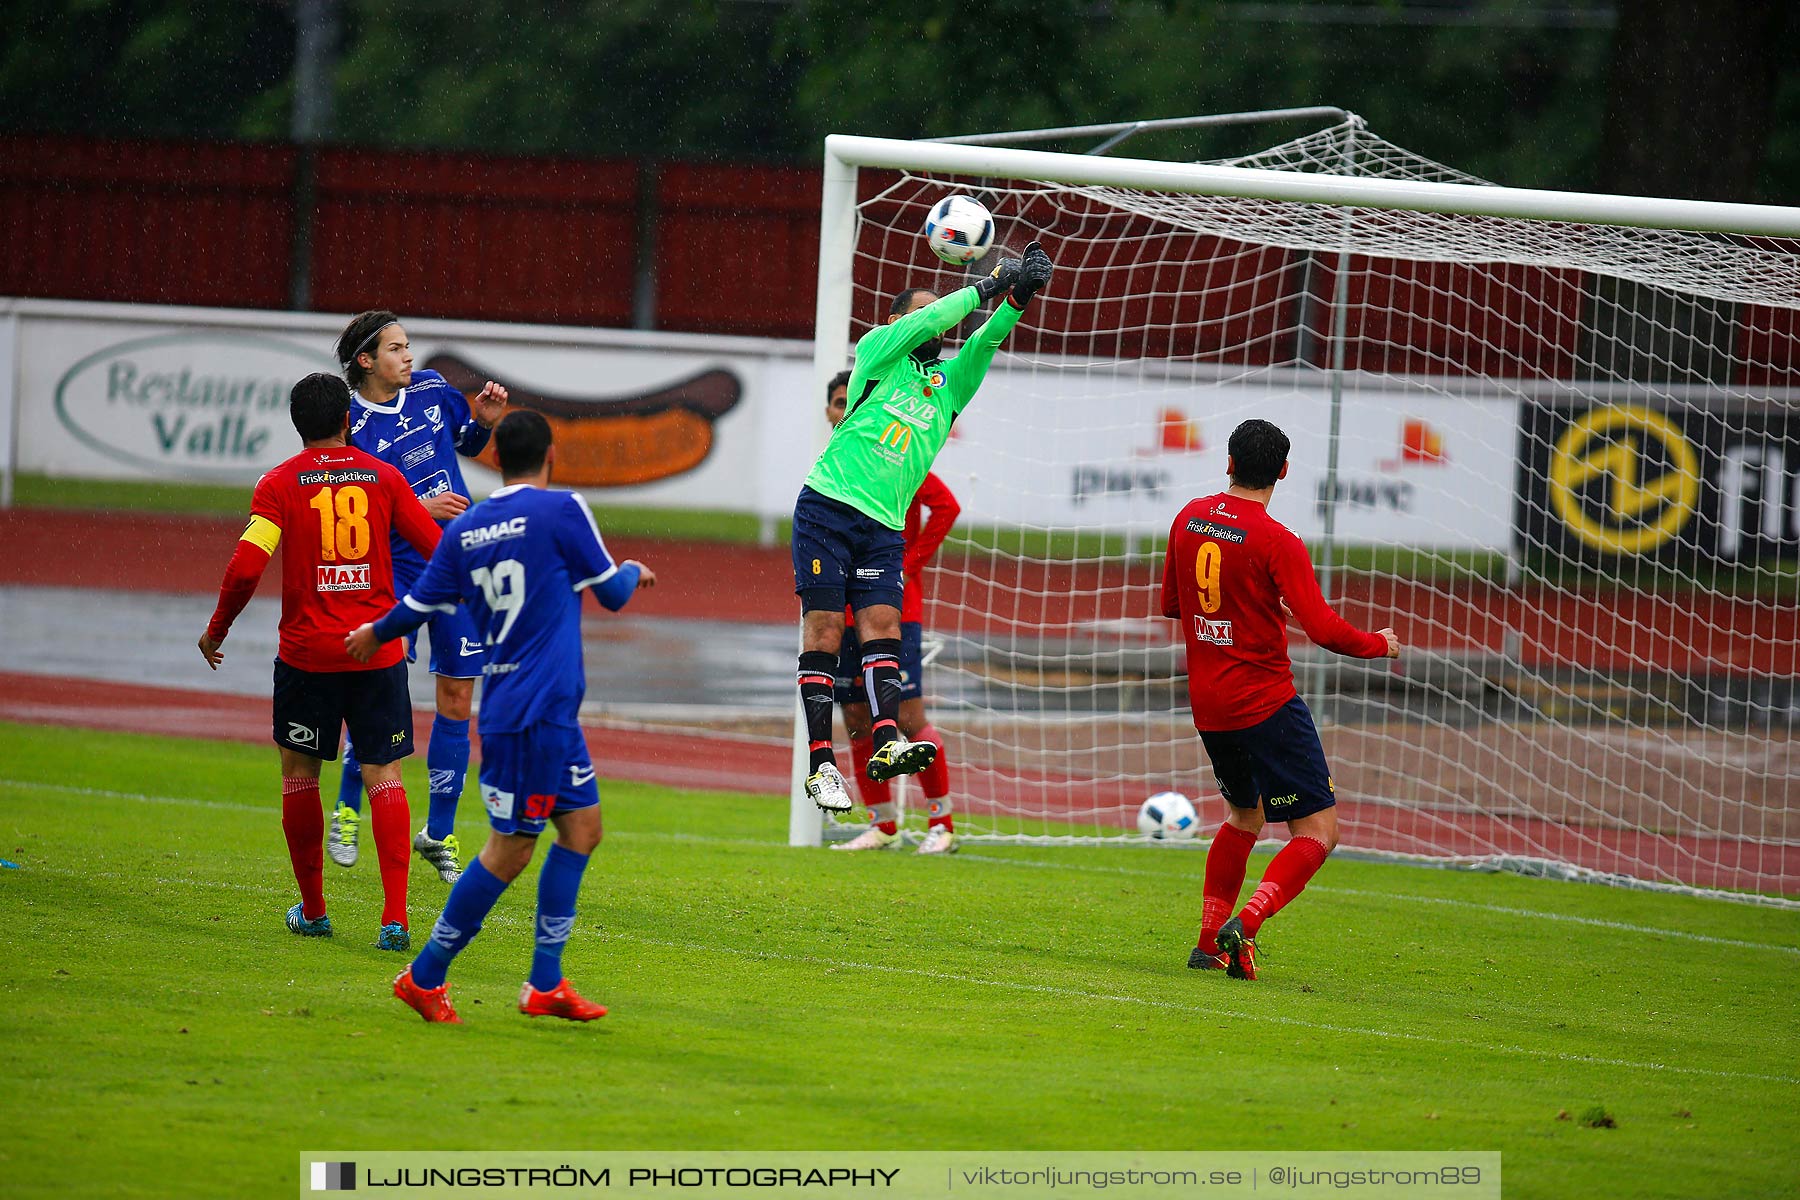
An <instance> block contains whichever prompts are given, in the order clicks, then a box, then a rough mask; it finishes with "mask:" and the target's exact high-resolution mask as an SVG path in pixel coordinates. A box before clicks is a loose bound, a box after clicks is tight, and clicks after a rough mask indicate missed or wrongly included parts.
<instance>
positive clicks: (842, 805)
mask: <svg viewBox="0 0 1800 1200" xmlns="http://www.w3.org/2000/svg"><path fill="white" fill-rule="evenodd" d="M806 794H807V796H808V798H810V799H811V800H812V802H813V803H814V804H816V805H818V806H819V807H820V808H822V809H824V810H825V811H826V812H834V813H841V812H849V811H850V810H851V808H853V807H854V802H853V801H851V799H850V789H849V788H847V787H845V786H844V775H843V772H841V771H839V770H838V769H837V768H836V767H835V766H833V765H832V764H831V763H826V764H825V765H823V766H821V767H820V768H819V769H818V770H816V771H814V772H813V773H812V774H811V775H809V776H807V779H806Z"/></svg>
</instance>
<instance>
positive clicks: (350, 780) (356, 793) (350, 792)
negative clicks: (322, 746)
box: [338, 729, 363, 812]
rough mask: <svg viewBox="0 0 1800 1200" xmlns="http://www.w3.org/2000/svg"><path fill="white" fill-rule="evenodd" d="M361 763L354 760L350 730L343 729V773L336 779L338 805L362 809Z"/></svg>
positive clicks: (354, 748)
mask: <svg viewBox="0 0 1800 1200" xmlns="http://www.w3.org/2000/svg"><path fill="white" fill-rule="evenodd" d="M362 796H363V782H362V764H361V763H360V762H358V761H356V747H355V746H352V745H351V744H350V731H349V730H347V729H346V730H345V731H344V773H343V775H342V776H340V777H339V779H338V807H339V808H348V809H351V810H353V811H355V812H361V811H362Z"/></svg>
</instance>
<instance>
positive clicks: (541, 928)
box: [531, 843, 588, 992]
mask: <svg viewBox="0 0 1800 1200" xmlns="http://www.w3.org/2000/svg"><path fill="white" fill-rule="evenodd" d="M587 865H588V856H587V855H585V854H577V853H575V852H574V851H573V850H568V849H565V848H564V847H562V846H558V845H555V844H554V843H553V844H552V845H551V847H550V853H548V854H546V855H545V856H544V869H543V871H542V872H541V873H539V875H538V910H537V926H536V929H535V932H536V934H537V950H536V951H535V952H534V953H533V954H532V956H531V986H532V987H534V988H536V989H537V990H538V991H540V992H547V991H550V990H551V989H553V988H554V987H556V985H557V984H559V983H561V982H562V978H563V971H562V952H563V946H565V945H566V944H567V943H568V941H569V933H570V932H571V931H572V930H573V929H574V928H575V896H576V894H577V893H578V892H580V891H581V873H582V872H583V871H585V870H587Z"/></svg>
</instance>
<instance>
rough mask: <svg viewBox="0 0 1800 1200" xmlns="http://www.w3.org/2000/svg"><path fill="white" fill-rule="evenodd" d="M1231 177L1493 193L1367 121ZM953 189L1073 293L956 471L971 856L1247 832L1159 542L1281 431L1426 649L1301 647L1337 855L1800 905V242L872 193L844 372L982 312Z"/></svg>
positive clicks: (1009, 376)
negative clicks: (1192, 665)
mask: <svg viewBox="0 0 1800 1200" xmlns="http://www.w3.org/2000/svg"><path fill="white" fill-rule="evenodd" d="M1228 165H1237V166H1247V167H1258V168H1263V169H1272V170H1285V171H1308V172H1329V173H1336V174H1356V175H1367V176H1379V177H1384V178H1403V179H1413V180H1427V181H1434V182H1445V183H1457V184H1473V185H1479V184H1481V182H1482V181H1480V180H1477V179H1474V178H1473V177H1472V176H1468V175H1464V174H1462V173H1460V172H1457V171H1455V170H1453V169H1451V168H1448V167H1445V166H1442V165H1441V164H1438V163H1434V162H1431V161H1430V160H1428V159H1424V158H1421V157H1419V156H1417V155H1414V154H1410V153H1408V152H1407V151H1405V150H1402V149H1401V148H1399V147H1396V146H1393V145H1392V144H1391V143H1388V142H1385V141H1383V140H1382V139H1380V138H1378V137H1375V136H1373V135H1372V134H1370V133H1369V132H1368V131H1367V130H1366V129H1364V128H1362V127H1361V126H1360V125H1359V124H1357V123H1355V122H1351V123H1346V124H1345V125H1343V126H1339V127H1336V128H1333V129H1330V130H1326V131H1323V132H1321V133H1317V134H1313V135H1310V136H1308V137H1305V138H1301V139H1298V140H1296V141H1293V142H1289V143H1287V144H1285V145H1282V146H1279V147H1276V148H1274V149H1272V150H1269V151H1266V152H1264V153H1261V154H1257V155H1253V156H1250V157H1248V158H1242V159H1235V160H1230V161H1229V164H1228ZM950 192H966V193H968V194H971V195H974V196H976V197H978V198H979V199H981V200H982V201H983V202H984V203H985V204H986V205H987V206H988V207H989V209H990V210H991V211H992V212H993V213H994V215H995V218H996V222H997V226H998V229H999V239H1000V243H1002V244H1003V246H1004V247H1005V248H1006V249H1009V250H1010V251H1011V252H1013V253H1015V254H1016V253H1017V252H1018V251H1020V250H1021V249H1022V248H1023V246H1024V244H1025V242H1026V241H1028V240H1029V239H1030V238H1032V237H1033V236H1040V237H1041V238H1042V240H1043V242H1044V244H1045V245H1046V247H1047V248H1048V249H1049V251H1050V253H1051V254H1052V256H1053V257H1054V259H1055V261H1056V274H1055V278H1054V279H1053V281H1052V282H1051V284H1050V286H1049V288H1048V289H1047V290H1046V291H1045V293H1044V294H1043V295H1042V296H1040V297H1039V298H1038V299H1037V300H1036V301H1035V302H1034V303H1033V305H1032V306H1031V309H1030V311H1029V312H1028V313H1027V314H1026V315H1025V318H1024V320H1023V321H1022V322H1021V323H1020V324H1019V326H1018V328H1017V329H1016V330H1015V331H1014V332H1013V333H1012V334H1011V336H1010V337H1009V338H1008V340H1007V342H1006V344H1005V346H1004V347H1003V349H1002V351H1001V353H1000V355H999V357H998V358H997V359H996V361H995V364H994V368H993V370H992V371H991V373H990V374H989V376H988V379H987V382H986V383H985V385H984V386H983V387H982V389H981V391H980V393H979V394H978V395H977V396H976V398H975V401H974V403H973V404H972V405H971V406H970V408H969V409H968V410H967V411H966V412H965V413H964V414H963V416H962V417H961V418H959V420H958V422H957V425H956V428H955V431H954V434H953V436H952V439H951V441H950V442H949V443H948V445H947V446H946V447H945V449H944V451H943V452H942V454H941V455H940V456H939V458H938V460H937V463H936V466H935V468H934V469H935V470H936V472H937V474H938V476H939V477H940V478H941V479H943V480H944V482H945V483H946V484H948V485H949V487H950V488H951V489H952V491H954V492H955V493H956V494H957V496H958V498H959V500H960V502H961V504H962V509H963V513H962V518H961V521H960V524H959V526H958V528H957V529H956V531H955V532H953V533H952V535H951V539H950V541H949V542H947V543H946V545H945V547H944V551H943V552H942V553H941V555H940V556H939V558H938V559H937V561H936V563H935V564H933V566H932V567H930V568H929V569H928V571H927V572H926V574H925V578H924V585H925V589H926V594H927V605H926V610H925V636H926V642H927V645H928V647H929V648H930V652H931V653H930V655H929V659H930V661H929V665H928V666H927V668H926V680H925V687H926V697H927V703H928V706H929V710H930V713H931V715H932V718H933V720H934V722H935V724H936V726H937V728H938V729H939V730H940V731H941V732H942V734H943V735H944V738H945V741H946V744H947V747H948V754H949V759H950V763H951V778H952V800H953V802H954V805H955V810H956V813H957V827H958V830H959V832H961V833H963V834H964V835H965V836H967V837H972V838H974V839H984V838H985V839H997V840H999V839H1004V840H1044V841H1051V842H1056V841H1083V840H1092V839H1102V838H1119V837H1135V836H1137V834H1136V828H1135V815H1136V811H1137V808H1138V805H1139V804H1140V802H1141V801H1142V800H1143V799H1144V798H1145V797H1147V796H1149V795H1150V794H1152V793H1155V792H1160V791H1164V790H1169V789H1173V790H1177V791H1181V792H1184V793H1186V794H1187V795H1189V796H1191V797H1194V798H1195V799H1196V804H1197V807H1198V808H1199V809H1200V812H1201V828H1202V833H1203V836H1204V833H1205V831H1206V830H1209V829H1211V828H1212V827H1213V826H1215V825H1216V824H1217V822H1218V820H1219V819H1220V818H1221V817H1222V815H1223V812H1224V805H1223V801H1222V800H1221V799H1220V798H1219V795H1218V789H1217V785H1216V782H1215V780H1214V779H1213V777H1212V774H1211V771H1210V769H1209V768H1208V767H1207V766H1206V763H1205V759H1204V755H1203V752H1202V750H1201V747H1200V744H1199V741H1198V739H1197V737H1196V736H1195V734H1194V730H1193V726H1192V723H1191V720H1190V719H1189V715H1188V711H1187V702H1186V679H1185V675H1184V670H1185V667H1184V662H1183V653H1182V649H1181V640H1180V637H1179V633H1178V630H1177V629H1176V626H1175V624H1174V622H1172V621H1169V620H1166V619H1164V618H1163V617H1161V616H1160V615H1159V614H1158V584H1159V580H1160V574H1161V570H1162V556H1161V550H1162V546H1163V544H1164V542H1165V541H1166V536H1167V532H1168V527H1169V523H1170V521H1171V519H1172V518H1173V516H1174V514H1175V512H1176V511H1177V510H1178V509H1179V508H1180V507H1181V505H1182V504H1183V503H1185V502H1186V501H1187V500H1188V499H1189V498H1191V497H1194V496H1198V495H1204V494H1207V493H1209V492H1213V491H1218V490H1221V489H1222V488H1223V487H1224V486H1225V483H1226V479H1225V454H1226V451H1225V446H1226V440H1227V438H1228V437H1229V435H1230V432H1231V430H1232V428H1233V427H1234V426H1235V425H1236V424H1237V423H1238V422H1240V421H1242V420H1245V419H1247V418H1250V417H1262V418H1266V419H1269V420H1273V421H1274V422H1276V423H1277V424H1278V425H1280V426H1282V428H1283V429H1284V430H1285V431H1286V432H1287V433H1288V435H1289V436H1290V438H1291V439H1292V441H1293V451H1292V456H1291V461H1292V470H1291V472H1290V474H1289V476H1288V478H1287V479H1286V480H1285V481H1284V482H1283V483H1282V484H1281V485H1279V486H1278V487H1277V489H1276V492H1275V496H1274V500H1273V503H1272V504H1271V514H1272V515H1273V516H1274V517H1275V518H1276V519H1277V520H1280V521H1282V522H1283V523H1284V524H1286V525H1287V526H1288V527H1289V528H1291V529H1293V530H1294V531H1295V532H1296V533H1298V534H1300V536H1302V537H1303V538H1304V539H1305V540H1306V541H1307V543H1308V545H1309V547H1310V548H1311V550H1312V552H1313V559H1314V562H1315V564H1316V565H1317V567H1318V570H1319V575H1320V580H1321V584H1322V586H1323V587H1324V589H1325V592H1326V595H1327V597H1328V598H1329V599H1330V600H1331V601H1332V602H1333V604H1334V605H1335V606H1336V607H1337V608H1338V610H1339V611H1340V612H1341V613H1343V614H1344V615H1345V616H1346V617H1347V618H1348V619H1349V620H1351V621H1352V622H1354V623H1356V624H1357V625H1359V626H1361V627H1363V628H1370V629H1372V628H1378V627H1381V626H1385V625H1392V626H1394V627H1395V628H1397V629H1398V631H1399V634H1400V637H1401V639H1402V641H1403V644H1404V646H1405V651H1404V653H1403V655H1402V657H1401V659H1400V660H1399V661H1398V662H1397V663H1394V662H1390V661H1387V660H1382V661H1378V662H1372V663H1371V662H1361V661H1353V660H1349V659H1344V658H1340V657H1337V656H1334V655H1331V654H1328V653H1325V652H1322V651H1320V650H1318V649H1317V648H1315V647H1313V646H1312V645H1311V644H1310V643H1309V642H1307V640H1306V639H1305V637H1304V635H1302V634H1300V633H1299V632H1298V631H1295V632H1294V633H1293V635H1292V638H1291V643H1290V648H1291V652H1292V656H1293V660H1294V667H1295V677H1296V682H1297V686H1298V687H1299V690H1300V692H1301V694H1302V695H1303V696H1304V697H1305V698H1306V699H1307V700H1308V702H1309V704H1310V705H1311V706H1312V709H1313V711H1314V714H1315V717H1316V719H1317V721H1318V723H1319V726H1320V731H1321V736H1322V738H1323V741H1324V744H1325V751H1326V755H1327V757H1328V759H1329V760H1330V762H1331V765H1332V768H1333V776H1334V781H1335V787H1336V795H1337V799H1338V801H1339V813H1340V820H1341V824H1342V831H1343V844H1344V846H1345V847H1346V848H1351V849H1360V850H1365V851H1372V852H1382V853H1389V854H1398V855H1417V856H1426V857H1429V858H1432V859H1439V860H1445V861H1461V862H1470V863H1485V864H1494V865H1510V866H1516V867H1519V868H1520V869H1527V870H1542V871H1548V872H1554V873H1562V874H1568V875H1583V874H1597V875H1608V876H1617V877H1620V878H1621V879H1626V880H1638V881H1653V882H1657V883H1663V884H1676V885H1683V886H1689V887H1698V888H1723V889H1735V890H1746V891H1756V892H1764V893H1790V894H1791V893H1795V892H1800V816H1797V813H1796V805H1797V803H1800V763H1797V761H1796V758H1795V756H1794V753H1793V740H1792V739H1793V732H1794V725H1795V721H1796V717H1797V713H1800V695H1797V693H1796V687H1795V682H1796V676H1797V675H1800V665H1797V662H1796V658H1797V655H1796V647H1797V641H1800V639H1797V625H1800V621H1797V619H1796V607H1797V606H1796V587H1795V583H1796V575H1795V567H1794V563H1795V560H1796V558H1800V441H1797V440H1796V439H1797V438H1800V423H1797V421H1796V403H1795V396H1796V393H1795V392H1793V391H1791V390H1790V389H1791V388H1792V387H1794V386H1795V385H1796V384H1800V355H1797V354H1796V349H1795V348H1796V346H1797V345H1800V341H1797V336H1796V335H1797V334H1800V321H1797V319H1796V306H1797V305H1800V253H1797V252H1796V247H1795V246H1794V245H1793V244H1789V243H1783V242H1779V241H1775V240H1771V239H1757V238H1748V237H1729V236H1720V235H1709V234H1700V233H1692V232H1684V231H1679V230H1646V229H1628V228H1620V227H1607V226H1596V225H1582V224H1570V223H1554V222H1544V221H1528V220H1513V219H1500V218H1489V217H1470V216H1457V215H1451V214H1444V213H1429V212H1423V213H1421V212H1402V211H1396V210H1384V209H1380V208H1346V207H1336V206H1323V205H1309V204H1298V203H1285V202H1274V201H1268V200H1260V199H1248V198H1238V197H1231V196H1216V197H1208V196H1196V195H1186V194H1176V193H1159V192H1147V191H1134V190H1129V189H1120V188H1112V187H1071V186H1062V185H1056V184H1048V183H1043V182H1034V181H1031V180H1025V179H1012V180H1006V179H994V178H982V179H973V178H959V177H950V176H942V175H931V174H926V173H905V172H901V173H895V172H874V171H867V170H865V171H863V172H861V174H860V177H859V192H858V207H857V226H856V241H855V257H854V266H853V271H852V288H853V294H852V296H851V298H850V310H851V314H852V319H851V328H850V330H849V333H850V336H851V338H852V339H854V338H855V337H857V336H860V335H861V334H862V333H863V332H864V331H866V330H867V329H868V328H870V327H871V326H872V325H874V324H875V323H876V322H879V321H881V320H884V319H885V317H886V314H887V311H888V303H889V299H890V297H891V296H892V295H893V294H894V293H895V292H897V291H899V290H900V289H902V288H904V287H911V286H923V287H927V288H930V289H932V290H934V291H937V292H939V293H940V294H942V293H945V292H948V291H950V290H953V289H955V288H956V287H959V286H962V285H964V284H965V283H967V282H968V281H969V279H970V276H969V275H968V274H967V273H966V272H965V271H964V270H963V269H960V268H949V267H945V266H944V265H943V264H940V263H938V261H937V260H936V259H934V258H933V257H932V256H931V255H930V253H929V252H928V251H927V250H926V248H925V245H924V242H923V239H922V238H921V237H920V235H919V229H920V227H921V225H922V223H923V219H924V215H925V212H926V210H927V208H928V207H929V206H930V204H931V203H932V202H934V201H935V200H936V199H938V198H940V197H942V196H943V195H945V194H947V193H950ZM1002 252H1003V253H1004V252H1005V251H1004V250H1002ZM993 261H994V260H993V259H992V258H990V259H989V260H987V263H985V264H978V269H986V268H987V267H988V266H990V265H991V263H992V262H993ZM980 319H981V314H979V313H978V314H977V315H976V316H975V317H972V318H971V319H970V321H969V322H967V323H966V324H965V325H964V326H963V327H962V329H961V330H960V331H958V332H959V333H960V334H966V333H967V332H969V330H971V329H972V328H973V327H974V325H975V323H976V322H978V321H979V320H980ZM957 340H958V333H952V334H951V335H950V336H949V337H948V338H947V339H946V344H947V345H948V346H954V345H955V344H956V341H957ZM947 353H948V351H947ZM912 798H913V801H914V804H915V806H916V801H917V793H916V792H913V793H912Z"/></svg>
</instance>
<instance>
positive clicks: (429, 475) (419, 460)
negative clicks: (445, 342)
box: [350, 371, 492, 591]
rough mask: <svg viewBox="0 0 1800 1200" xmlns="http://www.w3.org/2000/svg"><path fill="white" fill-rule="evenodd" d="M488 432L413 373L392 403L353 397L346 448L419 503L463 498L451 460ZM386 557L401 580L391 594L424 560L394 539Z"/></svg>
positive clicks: (424, 376)
mask: <svg viewBox="0 0 1800 1200" xmlns="http://www.w3.org/2000/svg"><path fill="white" fill-rule="evenodd" d="M491 433H492V431H490V430H488V429H486V428H484V427H483V426H482V424H481V422H479V421H477V420H476V419H475V416H474V413H473V412H472V411H471V410H470V408H469V401H468V398H467V397H465V396H464V395H463V394H462V393H461V392H459V391H457V390H456V389H455V388H453V387H451V386H450V384H449V383H447V382H446V381H445V380H444V377H443V376H442V375H439V374H438V373H437V372H436V371H414V372H413V373H412V381H411V382H410V383H408V384H407V385H406V386H405V387H403V388H401V389H400V391H399V393H398V394H397V395H395V397H394V401H393V403H392V404H373V403H371V402H369V401H368V400H365V399H364V398H363V397H362V396H361V395H360V394H358V395H357V396H356V397H355V403H354V404H353V405H352V406H351V409H350V444H351V445H353V446H355V447H356V448H357V449H358V450H361V451H364V452H365V453H368V454H373V455H374V456H375V457H376V458H379V459H380V460H381V461H382V462H385V463H389V464H391V465H392V466H393V467H395V468H396V469H398V470H399V472H400V473H401V474H402V475H404V476H406V482H407V483H408V484H409V485H410V486H411V487H412V490H413V494H414V495H415V496H417V497H418V498H419V499H421V500H429V499H431V498H432V497H433V496H439V495H442V494H444V493H445V492H455V493H456V494H457V495H459V496H466V495H468V494H469V485H468V484H467V483H465V482H464V481H463V473H462V464H461V462H460V461H459V460H458V458H457V456H458V455H464V456H466V457H470V458H473V457H474V456H475V455H477V454H480V453H481V452H482V450H483V449H485V448H486V447H487V444H488V438H489V437H490V436H491ZM439 524H444V522H439ZM392 552H393V561H394V577H395V579H397V580H400V581H402V582H401V584H400V586H398V587H396V588H395V590H396V591H404V590H405V589H406V586H407V583H408V582H410V581H411V580H413V579H416V578H418V575H419V572H420V571H422V570H424V569H425V560H424V559H422V558H420V557H419V553H418V551H416V550H414V549H413V548H412V546H411V545H410V544H408V543H407V541H406V540H405V539H404V538H402V537H400V536H399V535H398V534H395V535H394V536H393V539H392Z"/></svg>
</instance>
